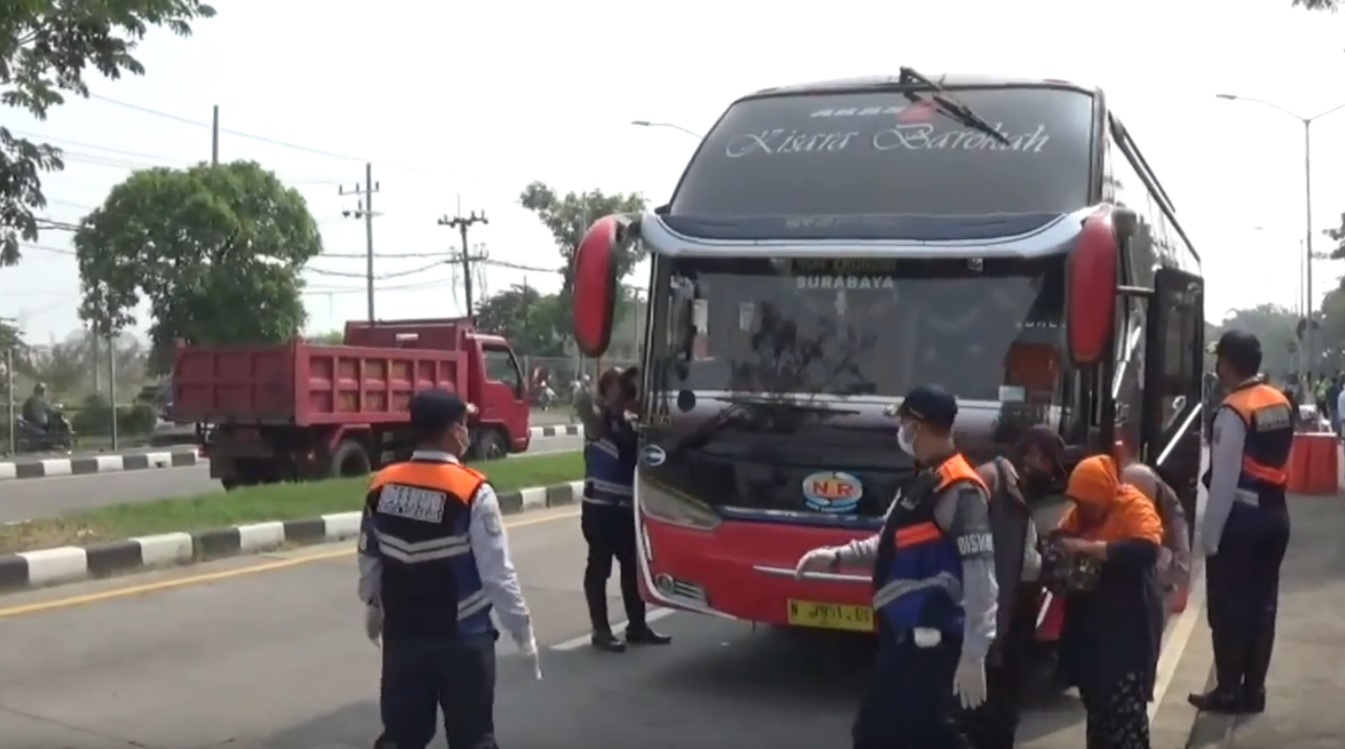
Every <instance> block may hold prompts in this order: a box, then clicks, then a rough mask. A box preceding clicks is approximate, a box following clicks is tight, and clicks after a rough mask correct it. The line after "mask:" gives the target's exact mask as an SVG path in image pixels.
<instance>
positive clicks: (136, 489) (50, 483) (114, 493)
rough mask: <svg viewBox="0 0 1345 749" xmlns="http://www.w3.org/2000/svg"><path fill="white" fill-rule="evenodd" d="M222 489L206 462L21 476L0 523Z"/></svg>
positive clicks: (567, 440) (548, 442) (544, 443)
mask: <svg viewBox="0 0 1345 749" xmlns="http://www.w3.org/2000/svg"><path fill="white" fill-rule="evenodd" d="M581 440H582V438H580V437H546V438H541V439H537V440H534V441H533V443H532V447H531V449H529V450H528V452H527V453H525V454H526V455H539V454H545V453H549V452H568V451H572V450H578V449H579V447H580V442H581ZM219 491H223V489H221V488H220V484H219V482H218V481H216V480H213V479H211V478H210V466H209V465H195V466H191V467H189V468H156V469H150V470H143V471H126V472H124V473H123V472H112V473H96V474H89V475H85V476H57V477H52V478H45V479H20V480H13V481H5V482H4V483H3V484H0V523H8V522H14V521H19V520H29V519H32V518H41V517H51V516H54V515H59V514H61V513H64V512H70V511H74V510H88V509H93V508H95V507H101V506H104V505H113V504H121V503H124V502H146V501H149V500H154V499H167V498H171V497H189V496H195V495H199V494H209V493H213V492H219Z"/></svg>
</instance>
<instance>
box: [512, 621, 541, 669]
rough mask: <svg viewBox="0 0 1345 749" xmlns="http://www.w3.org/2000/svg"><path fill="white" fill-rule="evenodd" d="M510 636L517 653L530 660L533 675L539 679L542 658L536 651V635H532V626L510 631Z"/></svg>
mask: <svg viewBox="0 0 1345 749" xmlns="http://www.w3.org/2000/svg"><path fill="white" fill-rule="evenodd" d="M510 636H511V637H513V638H514V645H516V646H518V652H519V654H521V655H522V656H523V657H524V658H528V659H529V660H531V661H532V675H533V677H534V678H536V679H537V680H538V681H541V680H542V659H541V656H539V655H538V653H537V637H536V636H535V635H533V632H532V627H528V628H527V629H526V630H524V631H522V632H511V633H510Z"/></svg>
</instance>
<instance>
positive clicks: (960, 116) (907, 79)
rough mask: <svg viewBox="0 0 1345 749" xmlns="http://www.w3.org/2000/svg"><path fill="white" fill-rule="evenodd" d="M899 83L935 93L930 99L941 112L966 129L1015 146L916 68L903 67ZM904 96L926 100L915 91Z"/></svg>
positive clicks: (912, 99)
mask: <svg viewBox="0 0 1345 749" xmlns="http://www.w3.org/2000/svg"><path fill="white" fill-rule="evenodd" d="M898 83H901V84H902V85H910V84H912V83H914V84H916V85H918V86H920V87H921V88H926V89H929V90H930V91H933V92H934V93H933V94H931V95H930V97H929V98H930V99H931V100H933V102H934V104H935V105H936V106H937V107H938V109H939V111H940V112H942V113H943V114H945V115H947V116H948V117H951V118H952V119H953V120H954V121H956V122H958V123H960V124H962V125H963V126H965V127H969V128H971V129H973V130H979V131H980V132H982V133H985V134H986V135H989V136H990V137H991V138H993V139H994V140H996V141H998V142H999V143H1001V144H1003V145H1006V146H1011V145H1013V141H1011V140H1009V137H1008V136H1007V135H1005V134H1004V133H1001V132H1000V131H998V130H996V129H995V126H994V125H991V124H990V123H989V122H986V121H985V120H984V119H982V118H981V117H980V115H978V114H976V113H975V112H973V111H972V109H971V107H968V106H967V105H966V104H963V103H962V102H960V101H958V100H956V99H954V98H952V97H951V96H949V95H948V92H947V91H946V90H945V89H944V88H943V86H940V85H939V84H937V83H935V82H934V81H931V80H930V79H928V78H926V77H924V76H923V75H920V73H919V72H918V71H916V69H915V68H906V67H903V68H902V69H901V77H900V78H899V79H898ZM904 96H905V97H906V98H907V99H909V100H910V101H912V102H915V103H919V102H922V101H924V98H923V97H921V96H920V94H917V93H915V92H914V91H907V92H905V94H904Z"/></svg>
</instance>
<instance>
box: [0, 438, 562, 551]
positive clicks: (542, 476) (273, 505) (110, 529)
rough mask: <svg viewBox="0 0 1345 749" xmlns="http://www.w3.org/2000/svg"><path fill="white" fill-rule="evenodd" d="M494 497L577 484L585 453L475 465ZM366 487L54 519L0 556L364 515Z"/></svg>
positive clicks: (18, 535) (237, 496)
mask: <svg viewBox="0 0 1345 749" xmlns="http://www.w3.org/2000/svg"><path fill="white" fill-rule="evenodd" d="M473 467H474V468H476V469H478V470H480V471H482V472H484V473H485V474H486V475H487V476H489V477H490V482H491V484H492V485H493V486H494V487H495V489H496V491H499V492H508V491H515V490H518V489H526V488H528V487H533V486H551V485H554V484H563V483H565V482H568V481H575V480H578V479H579V478H581V477H582V476H583V473H584V461H583V456H582V454H581V453H578V452H573V453H553V454H547V455H538V456H535V457H527V456H524V457H518V458H510V459H507V460H494V461H489V462H485V463H476V464H474V465H473ZM368 483H369V482H368V480H367V479H362V478H360V479H336V480H333V481H318V482H312V483H305V484H275V485H272V486H257V487H250V488H247V489H238V490H235V491H232V492H229V493H227V494H226V493H224V492H223V491H218V492H215V493H213V494H202V495H199V496H195V497H182V498H179V499H160V500H155V501H152V502H132V503H127V504H117V505H108V506H106V507H99V508H98V509H95V510H88V511H84V512H75V513H69V514H66V515H61V516H58V517H54V518H43V519H38V520H30V521H27V522H24V523H19V524H17V525H8V526H0V553H13V552H16V551H29V550H32V549H46V548H51V547H53V546H66V545H70V544H91V543H97V542H99V541H111V540H115V539H121V538H130V537H132V536H148V535H152V534H155V533H174V532H179V531H199V530H207V529H210V528H224V527H228V526H231V525H239V524H243V523H258V522H263V521H267V520H297V519H301V518H311V517H317V516H318V515H326V514H328V513H333V512H350V511H352V510H358V509H359V508H360V502H361V500H362V499H363V497H364V493H365V487H367V486H368Z"/></svg>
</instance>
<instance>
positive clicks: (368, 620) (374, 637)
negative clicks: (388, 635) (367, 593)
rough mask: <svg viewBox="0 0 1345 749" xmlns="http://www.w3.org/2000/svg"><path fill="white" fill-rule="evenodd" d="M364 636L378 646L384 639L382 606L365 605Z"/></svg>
mask: <svg viewBox="0 0 1345 749" xmlns="http://www.w3.org/2000/svg"><path fill="white" fill-rule="evenodd" d="M364 634H365V636H367V637H368V638H369V642H372V643H373V644H375V645H377V644H378V641H379V639H380V638H381V637H383V609H382V607H380V606H374V605H369V604H365V606H364Z"/></svg>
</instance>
